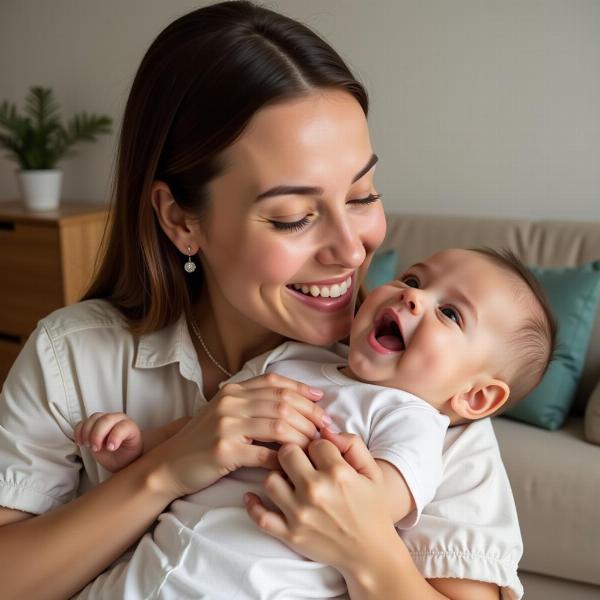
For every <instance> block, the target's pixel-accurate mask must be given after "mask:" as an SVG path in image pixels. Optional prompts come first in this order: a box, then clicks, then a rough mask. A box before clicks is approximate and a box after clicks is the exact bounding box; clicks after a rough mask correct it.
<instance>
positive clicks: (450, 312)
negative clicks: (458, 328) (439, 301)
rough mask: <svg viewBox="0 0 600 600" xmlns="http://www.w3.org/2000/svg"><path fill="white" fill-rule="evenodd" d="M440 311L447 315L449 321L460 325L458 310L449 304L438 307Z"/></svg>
mask: <svg viewBox="0 0 600 600" xmlns="http://www.w3.org/2000/svg"><path fill="white" fill-rule="evenodd" d="M440 312H441V313H442V314H443V315H444V316H446V317H448V318H449V319H450V320H451V321H454V322H455V323H456V324H457V325H460V315H459V314H458V311H457V310H455V309H454V308H452V307H451V306H444V307H442V308H440Z"/></svg>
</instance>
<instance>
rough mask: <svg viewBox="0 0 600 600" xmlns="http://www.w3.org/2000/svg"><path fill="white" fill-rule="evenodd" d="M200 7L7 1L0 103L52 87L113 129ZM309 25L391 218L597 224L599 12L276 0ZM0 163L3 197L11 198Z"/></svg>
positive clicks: (76, 179) (110, 147) (537, 5)
mask: <svg viewBox="0 0 600 600" xmlns="http://www.w3.org/2000/svg"><path fill="white" fill-rule="evenodd" d="M203 4H207V2H199V1H191V0H102V1H98V0H51V1H49V0H1V1H0V100H1V99H4V98H7V99H10V100H12V101H17V102H18V103H19V104H21V102H22V98H23V96H24V94H25V92H26V90H27V88H28V87H29V86H30V85H32V84H44V85H49V86H52V87H53V88H54V90H55V92H56V94H57V97H58V99H59V101H60V103H61V105H62V107H63V109H64V111H65V113H66V114H69V115H70V114H71V113H72V112H74V111H78V110H82V109H85V110H86V111H88V112H106V113H109V114H110V115H112V116H113V117H114V119H115V121H116V123H117V125H118V123H119V121H120V115H121V111H122V108H123V105H124V102H125V99H126V97H127V91H128V86H129V85H130V83H131V80H132V77H133V75H134V72H135V69H136V67H137V65H138V63H139V61H140V59H141V57H142V55H143V53H144V51H145V49H146V48H147V46H148V45H149V43H150V42H151V40H152V39H153V38H154V37H155V36H156V34H157V33H158V32H159V31H160V30H161V29H162V28H163V27H164V26H165V25H167V23H169V22H170V21H171V20H173V19H174V18H175V17H177V16H179V15H180V14H183V13H185V12H187V11H189V10H191V9H192V8H194V7H196V6H200V5H203ZM265 4H266V5H267V6H271V7H274V8H276V9H279V10H281V11H282V12H284V13H286V14H289V15H291V16H293V17H296V18H299V19H301V20H303V21H304V22H306V23H307V24H309V25H310V26H313V27H314V28H316V29H317V30H318V31H319V32H320V33H321V34H323V35H324V36H325V37H326V38H327V39H328V40H329V41H330V42H332V43H333V45H334V46H335V47H336V48H337V49H338V51H339V52H340V53H341V54H342V55H343V56H344V57H345V58H346V59H347V61H348V62H349V63H350V65H351V66H352V67H353V68H354V69H355V71H356V73H357V74H358V75H359V76H360V78H361V79H362V80H363V81H364V82H365V83H366V85H367V87H368V89H369V91H370V93H371V97H372V112H371V117H370V120H371V126H372V134H373V141H374V147H375V150H376V152H377V153H378V154H379V155H380V158H381V162H380V165H379V167H378V184H379V188H380V190H381V191H382V192H383V194H384V197H385V202H386V205H387V207H388V208H389V209H391V210H407V211H414V212H425V213H456V214H481V215H497V216H524V217H551V218H564V217H566V218H576V219H588V218H591V219H600V1H598V0H386V1H383V0H378V1H370V2H369V1H366V0H272V1H270V2H265ZM115 146H116V134H115V135H113V136H111V137H108V136H105V137H104V138H103V139H102V140H101V142H98V143H96V144H93V145H86V144H81V145H80V146H78V150H79V155H78V156H77V157H76V158H72V159H69V160H67V161H65V162H64V163H62V168H63V170H64V173H65V185H64V197H65V198H66V199H71V200H75V199H84V200H101V199H102V198H104V197H105V196H106V193H107V190H108V187H109V178H110V176H111V172H112V168H113V157H114V151H115ZM14 168H15V166H14V164H13V163H11V162H9V161H7V160H5V159H4V158H0V198H2V199H6V198H10V197H15V195H16V184H15V181H14V175H13V170H14Z"/></svg>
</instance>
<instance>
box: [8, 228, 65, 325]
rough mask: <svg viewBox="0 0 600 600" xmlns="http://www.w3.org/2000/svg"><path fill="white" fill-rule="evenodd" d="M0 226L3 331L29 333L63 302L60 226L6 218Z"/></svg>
mask: <svg viewBox="0 0 600 600" xmlns="http://www.w3.org/2000/svg"><path fill="white" fill-rule="evenodd" d="M1 225H2V226H1V227H0V288H1V289H2V293H0V331H2V332H6V333H9V334H14V335H27V334H29V333H30V332H31V331H32V330H33V329H34V327H35V324H36V323H37V322H38V321H39V319H40V318H41V317H42V316H44V315H46V314H48V313H49V312H51V311H53V310H55V309H56V308H59V307H60V306H62V305H63V290H62V273H61V259H60V239H59V235H60V234H59V229H58V228H57V227H47V226H36V225H28V224H20V223H10V222H6V221H3V222H2V223H1Z"/></svg>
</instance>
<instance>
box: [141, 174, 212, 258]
mask: <svg viewBox="0 0 600 600" xmlns="http://www.w3.org/2000/svg"><path fill="white" fill-rule="evenodd" d="M151 202H152V207H153V208H154V212H155V213H156V218H157V219H158V223H159V224H160V227H161V229H162V230H163V231H164V232H165V234H166V235H167V236H168V238H169V239H170V240H171V241H172V242H173V244H175V246H176V247H177V249H178V250H179V252H181V253H182V254H188V248H190V251H189V253H191V254H196V253H197V252H198V250H199V247H200V245H201V242H200V240H199V239H198V238H199V236H198V227H197V219H193V218H192V217H190V215H189V214H188V213H187V212H185V211H184V210H183V209H182V208H181V207H180V206H179V204H177V202H176V200H175V198H173V195H172V194H171V190H170V189H169V186H168V185H167V184H166V183H164V182H163V181H155V182H154V183H153V184H152V190H151ZM194 225H196V227H194Z"/></svg>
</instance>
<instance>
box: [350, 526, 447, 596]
mask: <svg viewBox="0 0 600 600" xmlns="http://www.w3.org/2000/svg"><path fill="white" fill-rule="evenodd" d="M356 555H357V558H358V562H357V564H355V565H353V566H352V567H351V568H350V569H346V570H343V571H342V575H343V576H344V579H345V580H346V585H347V587H348V593H349V595H350V598H351V599H352V600H409V599H410V600H413V599H414V598H419V599H420V600H442V599H444V598H446V596H443V595H442V594H440V593H439V592H437V591H436V590H435V589H434V588H432V587H431V586H430V585H429V583H428V582H427V580H426V579H425V578H424V577H423V575H421V573H420V572H419V571H418V569H417V568H416V566H415V564H414V562H413V560H412V557H411V556H410V554H409V552H408V550H407V548H406V546H405V545H404V542H403V541H402V539H401V538H400V536H399V535H398V533H397V532H396V530H395V529H393V532H392V534H391V535H390V536H389V537H388V538H387V539H382V540H379V543H378V544H377V547H376V548H373V547H371V548H369V549H365V551H364V552H363V551H362V550H359V551H358V552H357V553H356Z"/></svg>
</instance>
